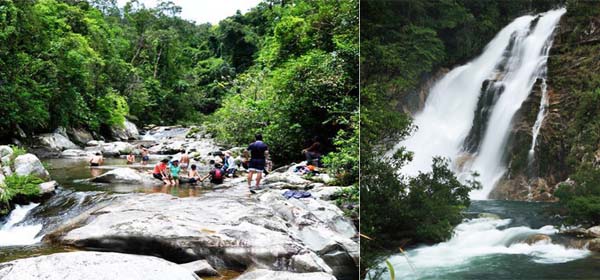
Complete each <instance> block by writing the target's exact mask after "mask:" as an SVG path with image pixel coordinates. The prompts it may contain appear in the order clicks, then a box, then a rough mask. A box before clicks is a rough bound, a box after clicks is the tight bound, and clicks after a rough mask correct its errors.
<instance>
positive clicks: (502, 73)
mask: <svg viewBox="0 0 600 280" xmlns="http://www.w3.org/2000/svg"><path fill="white" fill-rule="evenodd" d="M565 12H566V9H564V8H562V9H557V10H552V11H549V12H546V13H543V14H539V15H536V16H532V15H526V16H522V17H519V18H517V19H515V20H514V21H513V22H511V23H510V24H509V25H507V26H506V27H505V28H503V29H502V30H501V31H500V32H499V33H498V34H497V35H496V37H495V38H494V39H492V41H491V42H490V43H489V44H488V45H487V46H486V47H485V49H484V51H483V53H482V54H481V55H480V56H479V57H477V58H475V59H474V60H472V61H471V62H469V63H467V64H465V65H462V66H459V67H457V68H455V69H453V70H452V71H450V72H449V73H448V74H446V75H445V76H444V77H443V78H442V79H441V80H440V81H438V82H437V83H436V84H435V85H434V86H433V87H432V89H431V91H430V94H429V96H428V98H427V100H426V102H425V106H424V108H423V110H422V111H421V112H420V113H418V114H417V115H415V118H414V124H415V125H416V127H417V131H416V132H415V134H414V135H412V136H411V137H409V138H407V139H406V140H404V141H402V142H400V143H398V145H397V146H396V147H395V149H394V150H396V149H398V148H399V147H402V146H404V147H406V148H407V150H409V151H412V152H414V156H413V160H412V161H411V162H410V163H409V164H407V165H406V166H404V167H403V168H402V170H401V172H402V173H403V174H406V175H410V176H414V175H416V174H418V172H421V171H422V172H427V171H430V170H431V163H432V158H433V157H434V156H442V157H447V158H450V159H451V160H452V162H453V168H454V169H455V172H456V173H457V174H458V176H459V178H462V179H464V178H466V177H467V176H468V175H469V174H471V172H473V171H475V172H477V173H479V174H480V177H479V178H478V180H479V181H480V182H481V183H482V185H483V189H482V190H478V191H474V192H472V194H471V197H472V198H473V199H485V198H487V196H488V194H489V192H490V191H491V190H492V189H493V187H494V186H495V184H496V183H497V182H498V181H499V180H500V179H501V178H502V177H503V176H504V174H505V172H506V166H505V165H506V164H505V158H504V156H505V155H504V153H505V149H506V144H507V141H508V138H509V136H510V132H511V129H512V126H511V121H512V119H513V117H514V115H515V113H516V112H517V111H518V110H519V108H520V107H521V104H522V103H523V101H525V99H527V97H528V96H529V94H530V92H531V90H532V88H533V85H534V83H535V81H536V79H537V78H538V77H539V76H540V75H541V74H542V73H543V71H544V70H545V65H546V61H547V59H548V50H549V49H550V42H551V38H552V33H553V31H554V29H555V27H556V25H557V24H558V22H559V20H560V17H561V16H562V15H563V14H564V13H565Z"/></svg>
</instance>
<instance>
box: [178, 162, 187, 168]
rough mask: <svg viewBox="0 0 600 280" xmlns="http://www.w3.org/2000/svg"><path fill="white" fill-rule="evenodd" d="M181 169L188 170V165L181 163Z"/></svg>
mask: <svg viewBox="0 0 600 280" xmlns="http://www.w3.org/2000/svg"><path fill="white" fill-rule="evenodd" d="M179 167H181V168H183V169H186V168H188V164H187V163H181V164H179Z"/></svg>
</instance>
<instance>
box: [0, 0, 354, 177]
mask: <svg viewBox="0 0 600 280" xmlns="http://www.w3.org/2000/svg"><path fill="white" fill-rule="evenodd" d="M180 12H181V8H180V7H178V6H176V5H175V4H174V3H173V2H170V1H162V2H160V3H159V4H158V5H157V6H156V7H146V6H144V5H143V4H142V3H141V2H139V1H136V0H132V1H129V2H128V3H127V4H126V5H125V6H124V7H118V6H117V4H116V1H115V0H90V1H81V0H20V1H13V0H0V45H1V46H2V48H0V68H1V69H2V71H1V72H0V139H2V141H3V142H8V141H9V139H11V138H12V137H15V136H16V132H18V131H19V130H22V131H23V132H25V133H26V134H27V135H33V134H37V133H43V132H50V131H53V130H54V129H56V128H58V127H74V128H83V129H87V130H89V131H91V132H93V133H95V134H96V135H107V133H108V132H107V131H108V130H109V129H110V128H111V127H113V126H119V125H122V124H123V121H124V120H125V119H129V120H131V121H133V122H134V123H136V124H137V125H138V126H144V125H147V124H157V125H160V124H163V125H168V124H197V125H198V124H202V123H204V124H206V125H207V126H208V128H209V129H210V130H211V131H212V132H213V133H214V135H215V136H216V137H217V139H219V140H221V141H222V142H225V143H227V144H229V145H247V144H248V143H249V142H250V141H251V140H252V137H253V135H254V133H257V132H261V133H263V134H264V136H265V140H266V141H267V142H269V143H270V146H271V148H272V150H273V151H274V152H273V155H274V157H275V160H276V161H283V160H290V159H296V158H301V157H302V156H301V154H300V150H301V149H302V148H305V147H304V146H305V145H306V142H307V141H309V140H310V139H311V138H313V137H314V136H319V137H320V138H321V139H322V140H321V141H322V142H323V148H324V149H325V151H335V150H336V147H335V144H334V143H344V146H346V148H347V146H348V145H353V147H356V149H354V150H352V152H350V154H348V153H344V154H331V156H330V157H331V158H332V159H330V161H332V162H336V163H337V166H338V167H339V168H342V169H348V172H345V174H346V175H347V178H349V180H351V181H353V180H354V181H355V180H356V179H357V176H358V175H357V174H358V171H357V170H358V169H357V168H356V167H354V168H351V166H356V165H357V162H358V129H357V125H358V1H352V0H346V1H326V0H320V1H294V2H293V3H292V2H290V3H288V2H287V1H280V0H266V1H264V2H261V3H259V4H258V5H257V6H256V7H255V8H252V9H251V10H250V11H248V12H246V13H244V14H242V13H240V12H239V11H238V12H237V13H236V14H235V15H232V16H230V17H228V18H226V19H224V20H222V21H221V22H219V24H217V25H211V24H208V23H194V22H190V21H187V20H184V19H182V18H181V17H180V16H179V13H180ZM348 141H349V142H348ZM346 151H347V152H348V151H349V149H346ZM335 158H337V159H335ZM352 169H354V170H355V171H352ZM352 172H355V174H354V173H352Z"/></svg>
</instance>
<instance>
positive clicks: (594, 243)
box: [587, 238, 600, 252]
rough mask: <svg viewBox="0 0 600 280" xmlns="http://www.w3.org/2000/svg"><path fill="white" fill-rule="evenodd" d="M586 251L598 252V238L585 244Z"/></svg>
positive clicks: (599, 239)
mask: <svg viewBox="0 0 600 280" xmlns="http://www.w3.org/2000/svg"><path fill="white" fill-rule="evenodd" d="M587 248H588V250H590V251H592V252H600V238H594V239H592V240H590V241H589V242H588V243H587Z"/></svg>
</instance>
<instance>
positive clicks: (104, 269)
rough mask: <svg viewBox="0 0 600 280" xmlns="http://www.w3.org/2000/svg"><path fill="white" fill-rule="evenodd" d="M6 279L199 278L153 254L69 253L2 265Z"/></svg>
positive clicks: (149, 279) (194, 279) (175, 279)
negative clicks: (152, 255) (151, 255)
mask: <svg viewBox="0 0 600 280" xmlns="http://www.w3.org/2000/svg"><path fill="white" fill-rule="evenodd" d="M0 279H2V280H17V279H18V280H37V279H46V280H79V279H86V280H107V279H130V280H136V279H139V280H142V279H143V280H153V279H156V280H163V279H174V280H179V279H180V280H198V279H200V278H198V277H197V276H196V275H195V274H194V273H193V272H191V271H189V270H187V269H185V268H183V267H181V266H179V265H177V264H174V263H172V262H168V261H166V260H163V259H159V258H156V257H150V256H138V255H127V254H119V253H100V252H69V253H57V254H52V255H47V256H40V257H33V258H26V259H18V260H15V261H11V262H6V263H1V264H0Z"/></svg>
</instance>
